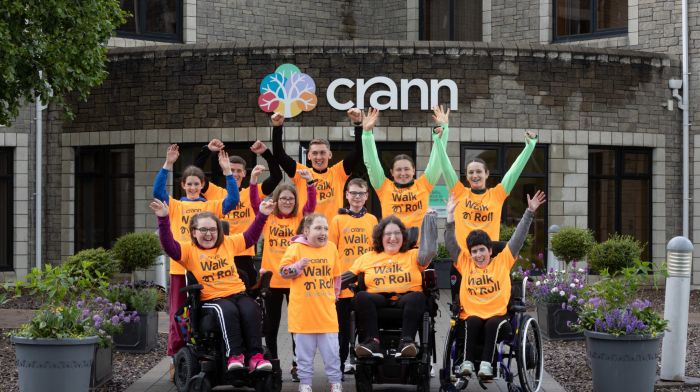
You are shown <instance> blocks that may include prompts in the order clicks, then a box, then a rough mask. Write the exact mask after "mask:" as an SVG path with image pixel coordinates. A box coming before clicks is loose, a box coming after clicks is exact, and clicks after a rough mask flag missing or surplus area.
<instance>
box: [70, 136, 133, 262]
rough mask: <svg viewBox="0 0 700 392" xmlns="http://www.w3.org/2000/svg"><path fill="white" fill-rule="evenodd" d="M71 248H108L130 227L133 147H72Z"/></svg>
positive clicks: (129, 229)
mask: <svg viewBox="0 0 700 392" xmlns="http://www.w3.org/2000/svg"><path fill="white" fill-rule="evenodd" d="M75 162H76V169H75V186H76V192H75V250H76V251H79V250H81V249H86V248H96V247H100V246H101V247H104V248H111V247H112V245H113V244H114V242H115V241H116V239H117V238H118V237H119V236H121V235H124V234H126V233H128V232H130V231H133V230H134V148H133V147H132V146H100V147H77V148H76V149H75Z"/></svg>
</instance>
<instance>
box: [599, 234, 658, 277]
mask: <svg viewBox="0 0 700 392" xmlns="http://www.w3.org/2000/svg"><path fill="white" fill-rule="evenodd" d="M643 248H644V245H642V243H641V242H639V241H637V240H636V239H635V238H634V237H632V236H629V235H621V234H613V235H611V236H610V237H609V238H608V239H607V240H606V241H604V242H602V243H598V244H595V245H593V247H591V250H590V252H589V253H588V266H589V269H590V271H591V273H594V274H598V273H599V272H600V271H603V270H605V269H607V270H608V274H610V275H613V274H615V273H616V272H618V271H621V270H622V269H623V268H625V267H631V266H632V265H633V264H634V261H635V260H639V259H640V258H641V255H642V249H643Z"/></svg>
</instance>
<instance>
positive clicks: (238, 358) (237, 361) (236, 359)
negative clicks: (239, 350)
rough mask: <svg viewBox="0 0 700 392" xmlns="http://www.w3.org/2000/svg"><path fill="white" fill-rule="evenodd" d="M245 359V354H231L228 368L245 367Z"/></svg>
mask: <svg viewBox="0 0 700 392" xmlns="http://www.w3.org/2000/svg"><path fill="white" fill-rule="evenodd" d="M244 361H245V357H244V356H243V354H238V355H231V356H230V357H228V370H229V371H231V370H238V369H243V368H245V365H244V364H243V362H244Z"/></svg>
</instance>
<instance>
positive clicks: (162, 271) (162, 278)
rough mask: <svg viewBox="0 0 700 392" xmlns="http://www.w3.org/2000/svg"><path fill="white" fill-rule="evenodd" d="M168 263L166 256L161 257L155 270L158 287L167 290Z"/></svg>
mask: <svg viewBox="0 0 700 392" xmlns="http://www.w3.org/2000/svg"><path fill="white" fill-rule="evenodd" d="M167 262H168V257H167V256H165V255H160V256H158V258H156V263H155V265H154V266H155V270H156V279H155V282H156V284H157V285H158V286H160V287H162V288H164V289H167V288H168V271H167V268H166V263H167Z"/></svg>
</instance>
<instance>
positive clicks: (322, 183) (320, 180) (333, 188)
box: [292, 161, 348, 222]
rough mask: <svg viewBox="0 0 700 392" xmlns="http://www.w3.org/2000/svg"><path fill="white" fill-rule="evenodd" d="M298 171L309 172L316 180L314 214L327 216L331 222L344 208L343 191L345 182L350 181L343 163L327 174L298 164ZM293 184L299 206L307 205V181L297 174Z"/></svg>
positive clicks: (331, 168) (334, 166)
mask: <svg viewBox="0 0 700 392" xmlns="http://www.w3.org/2000/svg"><path fill="white" fill-rule="evenodd" d="M297 170H308V171H309V173H311V176H312V177H313V178H314V180H316V184H315V185H316V209H314V212H316V213H319V214H323V215H325V216H326V219H327V220H328V222H330V221H331V219H333V217H334V216H336V215H337V214H338V209H339V208H342V207H343V189H345V182H346V181H347V180H348V175H347V174H345V169H343V161H340V162H338V163H336V164H335V165H333V166H331V167H329V168H328V170H326V172H325V173H316V172H315V171H314V170H313V169H311V168H309V167H306V166H304V165H302V164H301V163H298V162H297ZM292 182H294V186H296V188H297V199H298V201H297V205H299V206H303V205H306V192H305V189H306V180H305V179H303V178H302V177H301V176H299V174H295V175H294V178H292Z"/></svg>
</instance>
